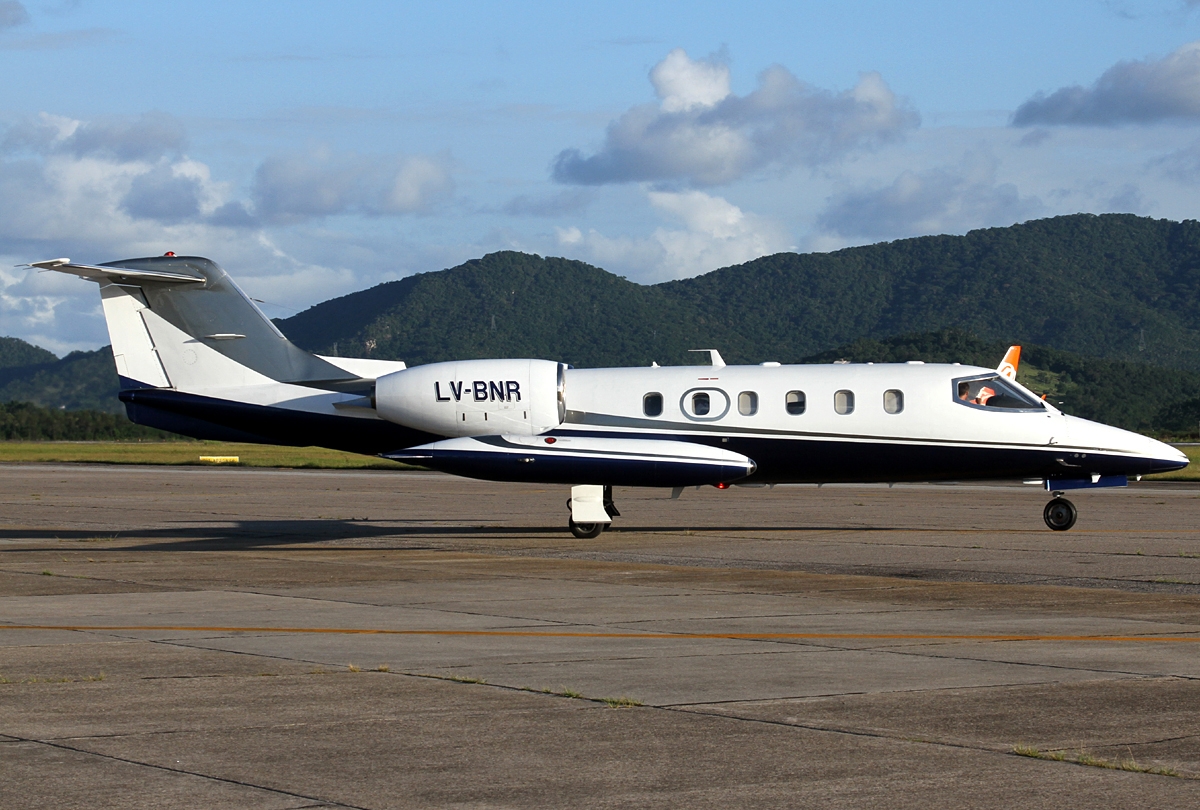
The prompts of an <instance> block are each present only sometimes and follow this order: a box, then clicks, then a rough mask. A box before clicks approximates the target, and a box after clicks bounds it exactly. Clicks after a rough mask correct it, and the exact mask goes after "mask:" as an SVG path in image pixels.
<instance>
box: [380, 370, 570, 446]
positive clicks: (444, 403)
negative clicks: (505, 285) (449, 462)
mask: <svg viewBox="0 0 1200 810" xmlns="http://www.w3.org/2000/svg"><path fill="white" fill-rule="evenodd" d="M565 385H566V366H564V365H563V364H562V363H555V362H552V361H550V360H459V361H455V362H451V363H430V364H429V365H425V366H416V367H415V368H408V369H404V370H403V371H396V372H393V373H391V374H386V375H384V376H382V377H380V378H379V379H378V380H376V381H375V410H376V412H378V414H379V415H380V416H381V417H383V418H384V419H386V420H388V421H389V422H395V423H397V424H400V425H404V426H406V427H411V428H416V429H418V430H423V431H426V432H427V433H434V434H437V435H439V436H494V435H498V434H501V433H510V434H516V435H523V436H536V435H537V434H539V433H545V432H546V431H547V430H552V429H554V428H556V427H558V426H559V425H561V424H562V422H563V419H564V418H566V401H565V399H564V390H565Z"/></svg>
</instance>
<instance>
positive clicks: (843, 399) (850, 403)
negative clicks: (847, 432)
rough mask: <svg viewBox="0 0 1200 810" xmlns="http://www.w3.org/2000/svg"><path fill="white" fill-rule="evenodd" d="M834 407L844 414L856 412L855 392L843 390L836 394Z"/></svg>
mask: <svg viewBox="0 0 1200 810" xmlns="http://www.w3.org/2000/svg"><path fill="white" fill-rule="evenodd" d="M833 409H834V410H835V411H837V412H838V413H840V414H843V415H844V414H848V413H854V392H853V391H845V390H842V391H838V392H837V393H836V394H834V395H833Z"/></svg>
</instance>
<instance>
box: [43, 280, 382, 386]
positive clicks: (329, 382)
mask: <svg viewBox="0 0 1200 810" xmlns="http://www.w3.org/2000/svg"><path fill="white" fill-rule="evenodd" d="M32 266H33V267H37V268H39V269H43V270H55V271H58V272H60V273H71V274H74V275H77V276H81V277H83V278H87V279H90V280H92V281H95V282H97V283H99V285H100V297H101V301H102V302H103V305H104V319H105V321H106V322H107V323H108V335H109V337H110V338H111V340H112V348H113V357H114V358H115V360H116V364H117V374H118V375H119V376H120V378H121V387H122V389H129V388H173V389H176V390H179V391H188V392H201V391H205V390H210V389H218V388H231V387H236V386H243V385H255V384H262V383H269V382H271V381H275V382H290V383H299V384H303V385H306V386H309V387H315V388H325V389H329V390H356V389H357V388H359V387H361V386H362V384H363V383H364V382H365V381H364V380H363V379H362V378H361V377H359V376H358V375H356V374H353V373H351V372H349V371H346V370H344V369H342V368H339V367H338V366H335V365H333V364H332V363H329V362H327V361H325V360H323V359H322V358H319V357H317V356H315V355H312V354H309V353H308V352H306V351H304V350H302V349H300V348H299V347H298V346H296V345H295V344H293V343H292V342H291V341H289V340H288V339H287V338H286V337H284V336H283V333H282V332H280V331H279V330H278V329H277V328H276V327H275V324H273V323H271V321H270V320H269V319H268V318H267V317H266V316H265V315H263V313H262V311H261V310H259V308H258V307H257V306H255V304H254V302H253V301H251V300H250V299H249V298H248V297H247V296H246V294H245V293H243V292H242V291H241V289H240V288H239V287H238V286H237V285H236V284H235V283H234V282H233V279H231V278H230V277H229V274H228V273H226V272H225V271H224V270H223V269H221V267H220V266H218V265H217V264H216V263H215V262H212V261H210V260H208V259H203V258H200V257H197V256H161V257H152V258H146V259H127V260H123V261H119V262H109V263H107V264H102V265H86V264H75V263H72V262H71V261H70V260H69V259H54V260H51V261H45V262H34V263H33V265H32Z"/></svg>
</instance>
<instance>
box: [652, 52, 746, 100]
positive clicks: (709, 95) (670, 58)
mask: <svg viewBox="0 0 1200 810" xmlns="http://www.w3.org/2000/svg"><path fill="white" fill-rule="evenodd" d="M650 83H651V84H653V85H654V92H655V93H657V94H658V97H659V98H660V99H662V109H663V112H669V113H677V112H687V111H688V110H694V109H696V108H697V107H712V106H714V105H716V103H717V102H718V101H721V100H722V99H724V98H725V97H726V96H728V95H729V66H728V65H723V64H720V63H719V62H715V61H708V60H703V59H697V60H692V59H689V58H688V55H687V53H686V52H685V51H684V50H683V48H676V49H675V50H673V51H671V52H670V53H669V54H667V58H666V59H664V60H662V61H661V62H659V63H658V64H657V65H655V66H654V69H653V70H651V71H650Z"/></svg>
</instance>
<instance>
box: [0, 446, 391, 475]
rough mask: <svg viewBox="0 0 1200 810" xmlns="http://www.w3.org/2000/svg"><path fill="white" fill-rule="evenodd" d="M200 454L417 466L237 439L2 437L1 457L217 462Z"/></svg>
mask: <svg viewBox="0 0 1200 810" xmlns="http://www.w3.org/2000/svg"><path fill="white" fill-rule="evenodd" d="M200 456H237V457H238V459H239V461H238V463H237V464H221V465H219V466H222V467H287V468H294V469H303V468H315V469H336V470H342V469H368V470H404V469H414V468H413V467H410V466H409V465H406V464H400V463H398V462H395V461H389V460H387V459H384V458H377V457H376V456H363V455H359V454H357V453H346V452H342V451H341V450H328V449H325V448H323V447H280V446H276V445H270V444H240V443H236V442H178V441H168V442H0V462H71V463H76V462H81V463H91V464H166V465H179V466H183V465H191V466H197V467H200V466H218V465H214V464H210V463H208V462H202V461H200Z"/></svg>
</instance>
